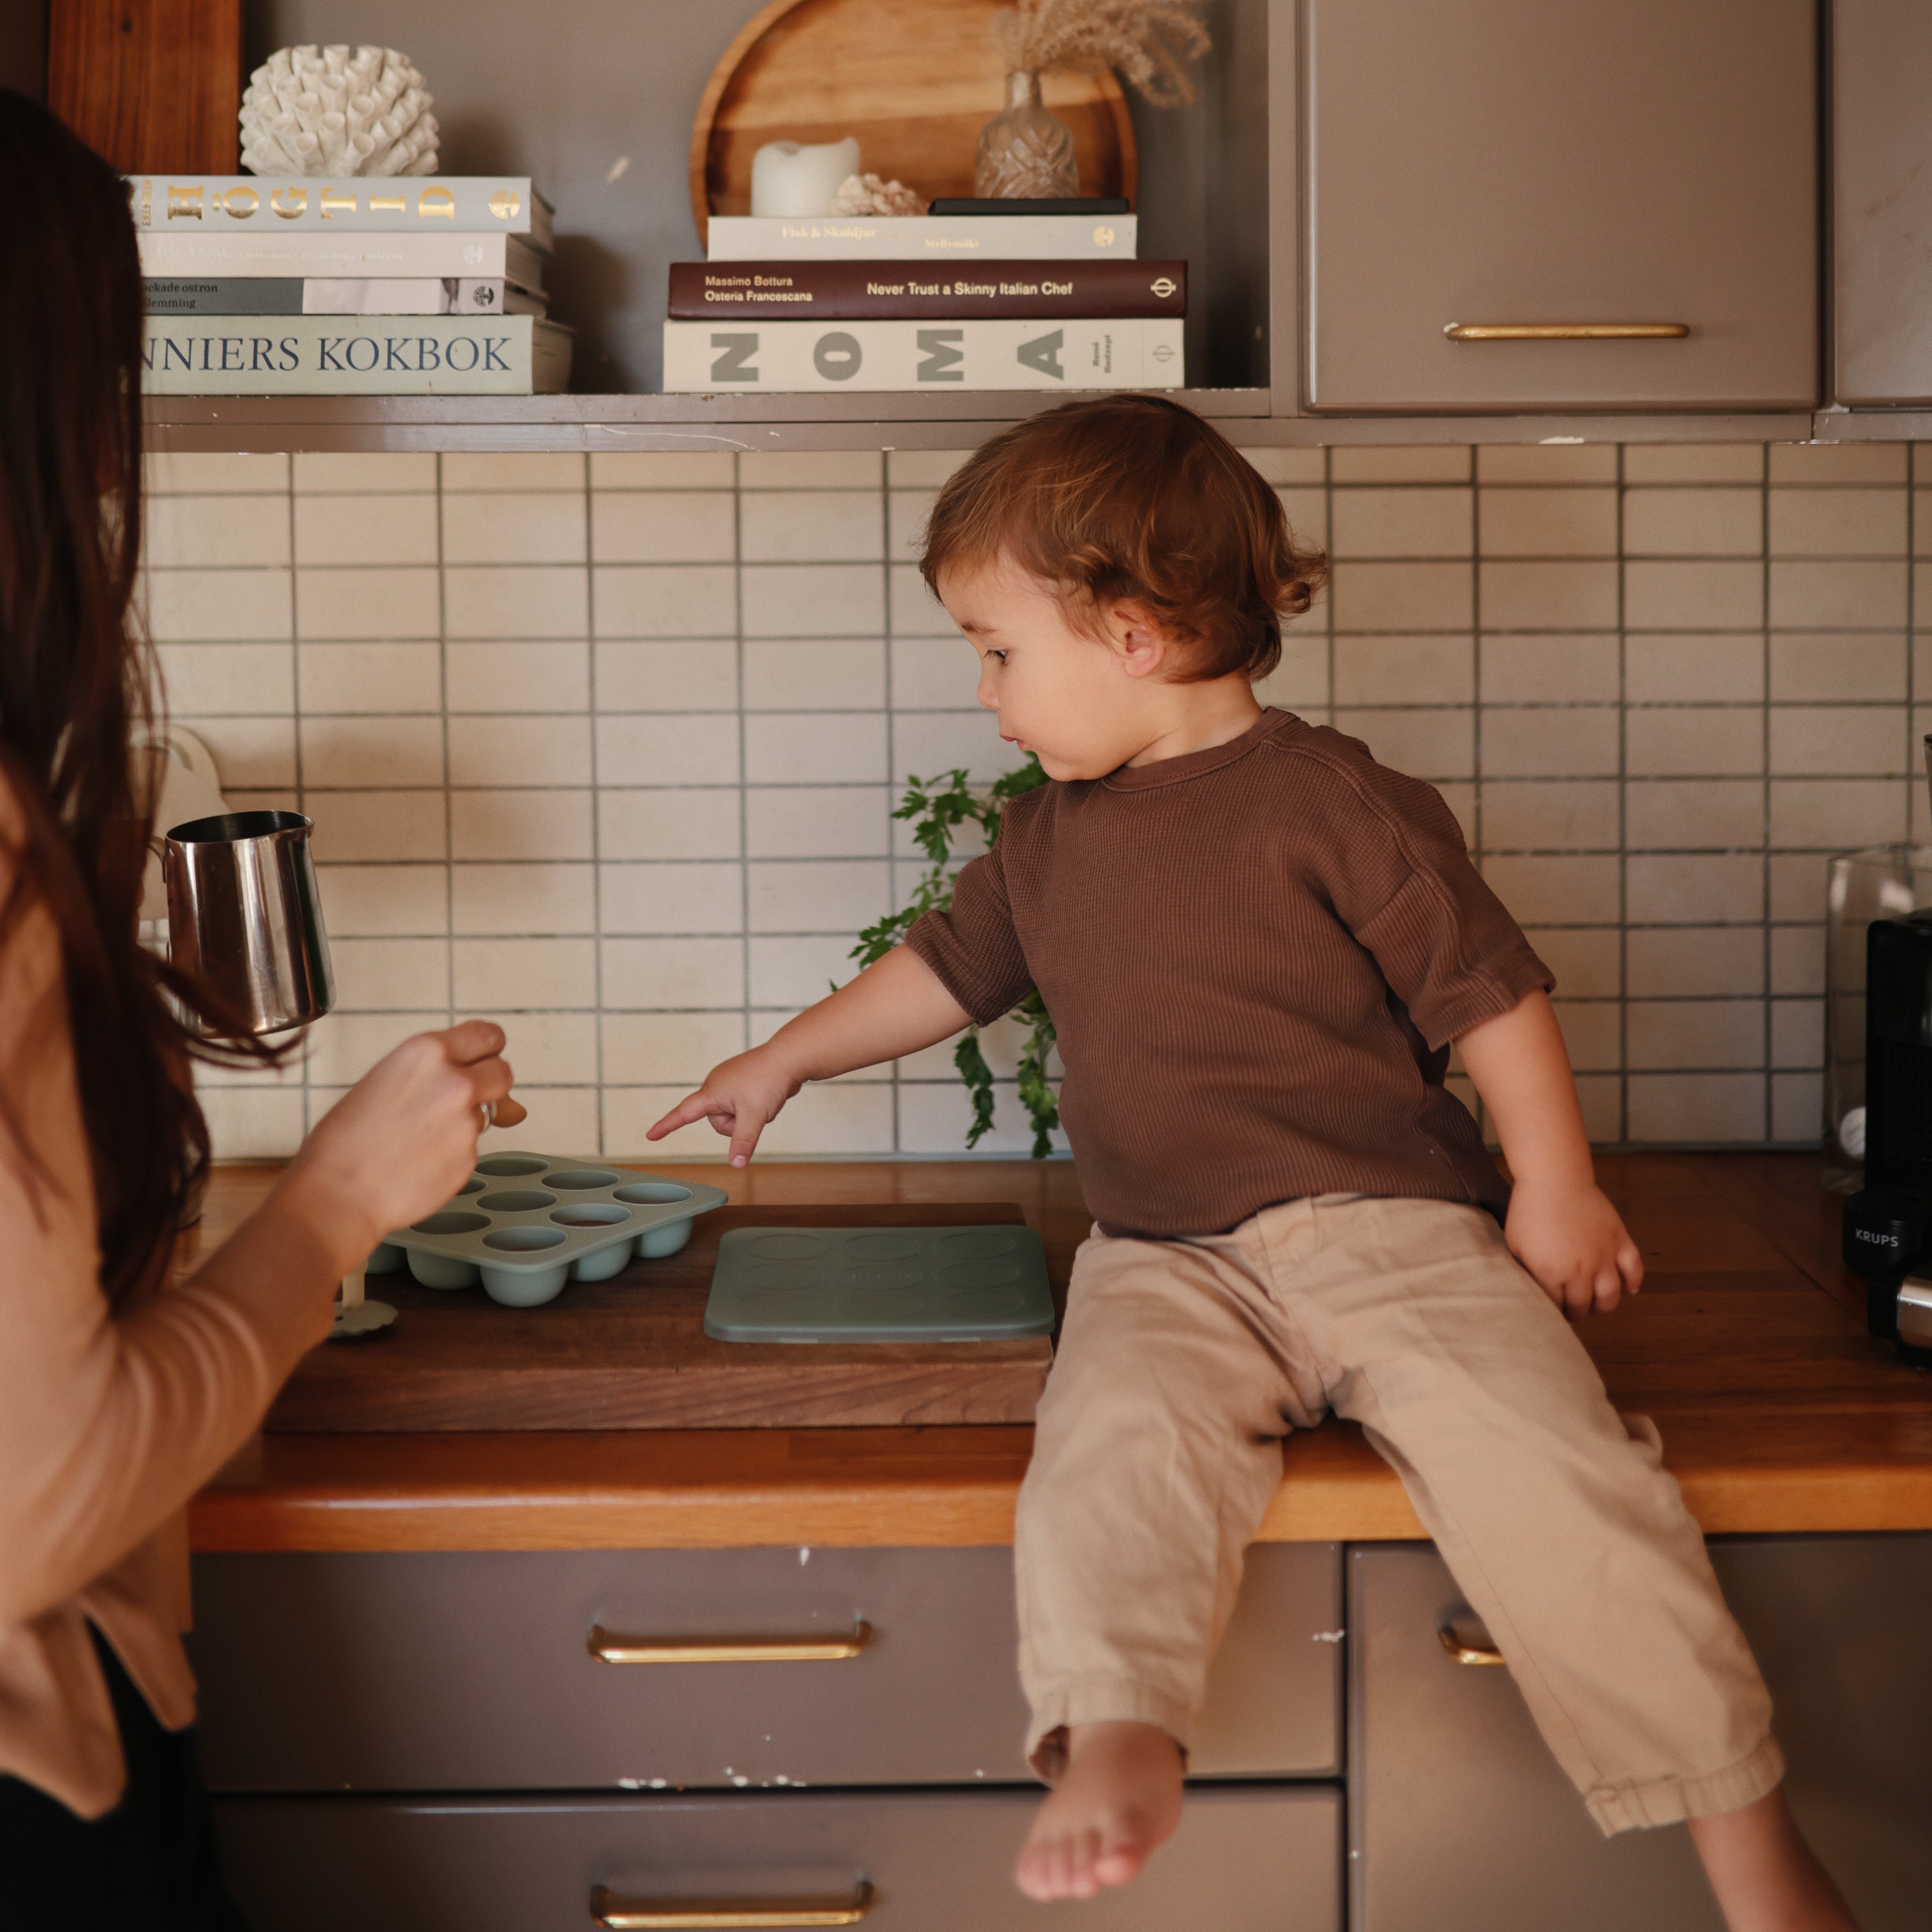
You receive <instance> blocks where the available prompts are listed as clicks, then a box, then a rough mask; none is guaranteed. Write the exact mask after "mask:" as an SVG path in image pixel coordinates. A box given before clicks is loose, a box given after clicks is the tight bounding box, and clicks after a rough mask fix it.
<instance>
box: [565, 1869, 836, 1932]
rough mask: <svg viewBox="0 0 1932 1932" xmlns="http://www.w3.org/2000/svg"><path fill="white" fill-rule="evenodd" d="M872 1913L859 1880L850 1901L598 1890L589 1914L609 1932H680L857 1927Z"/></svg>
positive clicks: (593, 1897)
mask: <svg viewBox="0 0 1932 1932" xmlns="http://www.w3.org/2000/svg"><path fill="white" fill-rule="evenodd" d="M871 1909H872V1888H871V1885H868V1884H866V1883H865V1882H862V1881H861V1882H860V1884H859V1887H858V1888H857V1889H856V1891H854V1892H853V1894H852V1896H851V1897H850V1898H625V1897H621V1896H619V1894H617V1893H616V1892H613V1891H608V1890H607V1889H606V1888H604V1886H602V1885H598V1887H596V1888H595V1890H594V1891H592V1893H591V1894H590V1915H591V1917H592V1918H594V1919H595V1921H597V1923H598V1924H599V1925H605V1926H608V1927H610V1932H682V1929H683V1928H688V1927H709V1926H721V1925H856V1924H858V1922H859V1920H860V1919H862V1918H864V1917H865V1915H866V1913H867V1912H870V1911H871Z"/></svg>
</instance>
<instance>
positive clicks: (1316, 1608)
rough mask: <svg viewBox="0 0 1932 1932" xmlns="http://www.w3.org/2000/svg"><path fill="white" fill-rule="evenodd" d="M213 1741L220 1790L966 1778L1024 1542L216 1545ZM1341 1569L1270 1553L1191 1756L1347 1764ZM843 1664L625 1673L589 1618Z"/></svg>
mask: <svg viewBox="0 0 1932 1932" xmlns="http://www.w3.org/2000/svg"><path fill="white" fill-rule="evenodd" d="M194 1589H195V1613H196V1630H195V1634H194V1636H193V1639H192V1640H191V1641H192V1643H193V1656H194V1662H195V1667H196V1671H197V1673H198V1674H199V1677H200V1679H201V1684H202V1718H201V1745H200V1749H201V1754H202V1768H203V1772H204V1775H205V1777H206V1778H207V1780H208V1784H210V1786H211V1787H212V1788H213V1789H214V1790H220V1791H229V1792H245V1791H259V1792H275V1791H280V1792H302V1791H311V1792H313V1791H341V1790H362V1791H424V1790H435V1791H478V1790H496V1791H525V1792H537V1791H556V1790H594V1789H597V1788H599V1787H601V1788H603V1789H605V1790H610V1789H613V1788H615V1787H617V1786H619V1784H631V1785H638V1784H642V1785H645V1786H646V1787H648V1786H649V1785H650V1784H652V1783H653V1782H655V1781H663V1782H664V1784H668V1785H670V1786H674V1787H691V1788H700V1789H701V1788H703V1787H721V1788H724V1789H727V1790H730V1789H734V1788H738V1787H745V1786H748V1785H749V1786H757V1787H772V1788H776V1787H779V1786H782V1785H784V1784H807V1785H813V1786H823V1785H827V1784H839V1785H881V1784H945V1783H957V1784H974V1783H977V1782H980V1781H985V1782H988V1783H1000V1782H1008V1783H1010V1782H1013V1781H1024V1780H1025V1779H1026V1778H1028V1773H1027V1772H1026V1770H1025V1766H1023V1765H1022V1763H1021V1761H1020V1756H1019V1751H1020V1745H1021V1742H1022V1738H1023V1736H1024V1734H1025V1724H1026V1708H1025V1703H1024V1702H1023V1701H1022V1698H1021V1696H1020V1692H1019V1682H1018V1679H1017V1676H1016V1670H1015V1664H1014V1657H1015V1652H1016V1648H1017V1643H1018V1633H1017V1628H1016V1621H1015V1615H1014V1609H1013V1553H1012V1551H1011V1550H1008V1549H964V1550H812V1551H811V1552H810V1553H808V1556H805V1553H801V1552H800V1551H798V1550H633V1551H595V1550H589V1551H556V1552H542V1553H527V1554H526V1553H502V1552H495V1553H467V1554H455V1553H426V1552H425V1553H406V1554H397V1555H386V1554H370V1555H329V1556H325V1555H258V1556H204V1557H202V1558H199V1559H197V1561H196V1566H195V1576H194ZM1341 1622H1342V1611H1341V1558H1340V1547H1339V1546H1337V1545H1336V1544H1271V1545H1264V1546H1262V1547H1259V1548H1257V1549H1256V1550H1255V1551H1254V1553H1253V1560H1252V1561H1251V1562H1250V1565H1249V1566H1248V1570H1247V1577H1246V1578H1245V1580H1244V1584H1243V1587H1242V1592H1241V1598H1240V1599H1239V1601H1238V1606H1237V1608H1236V1610H1235V1616H1234V1619H1233V1622H1232V1626H1231V1628H1230V1629H1229V1634H1228V1637H1227V1639H1226V1642H1225V1643H1224V1644H1223V1648H1222V1650H1221V1652H1220V1655H1219V1656H1218V1657H1217V1660H1216V1664H1215V1670H1214V1679H1213V1685H1212V1689H1211V1696H1210V1701H1209V1704H1208V1709H1207V1711H1206V1712H1205V1714H1204V1718H1203V1722H1202V1732H1201V1736H1200V1738H1199V1748H1198V1749H1197V1751H1196V1754H1195V1758H1194V1762H1193V1770H1194V1772H1195V1774H1196V1775H1197V1776H1202V1777H1215V1776H1220V1777H1241V1778H1320V1777H1325V1776H1328V1777H1332V1776H1334V1775H1337V1772H1339V1769H1340V1749H1341V1742H1340V1701H1341V1700H1340V1689H1341V1686H1340V1675H1341V1667H1340V1650H1341V1646H1340V1643H1339V1641H1338V1639H1339V1637H1340V1625H1341ZM860 1623H863V1624H865V1625H867V1626H868V1630H869V1634H870V1641H869V1642H868V1643H867V1644H866V1645H865V1648H864V1649H862V1650H861V1651H860V1652H859V1654H858V1655H856V1656H854V1657H852V1658H848V1659H845V1660H843V1661H814V1660H802V1661H767V1662H755V1663H749V1662H748V1663H733V1662H682V1663H664V1662H649V1663H637V1664H610V1663H606V1662H601V1661H598V1659H597V1658H594V1657H592V1655H591V1654H590V1649H589V1643H590V1638H591V1633H592V1631H593V1629H601V1631H604V1632H605V1633H606V1634H607V1635H608V1636H610V1637H621V1638H628V1639H630V1640H631V1641H632V1642H633V1643H636V1642H637V1641H638V1640H646V1641H652V1640H655V1641H656V1642H658V1643H662V1642H663V1641H664V1640H667V1639H671V1640H676V1639H680V1638H682V1639H689V1638H692V1637H697V1638H702V1639H706V1640H730V1639H733V1638H739V1639H742V1638H743V1637H747V1636H758V1637H784V1636H790V1637H796V1638H805V1639H810V1640H817V1641H822V1640H825V1639H827V1638H832V1639H836V1638H839V1637H844V1636H849V1635H850V1633H852V1632H853V1630H854V1629H855V1628H856V1626H857V1625H859V1624H860Z"/></svg>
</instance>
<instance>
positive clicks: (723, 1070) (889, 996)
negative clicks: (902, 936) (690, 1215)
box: [646, 946, 973, 1167]
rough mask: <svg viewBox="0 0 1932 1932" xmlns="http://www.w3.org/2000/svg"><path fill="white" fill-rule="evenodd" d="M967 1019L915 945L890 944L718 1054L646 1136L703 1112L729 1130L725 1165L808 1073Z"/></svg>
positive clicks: (874, 1057) (882, 1054)
mask: <svg viewBox="0 0 1932 1932" xmlns="http://www.w3.org/2000/svg"><path fill="white" fill-rule="evenodd" d="M972 1024H973V1016H972V1015H971V1013H968V1011H967V1010H966V1009H965V1007H962V1005H961V1004H959V1001H957V1000H956V999H955V998H953V995H951V994H950V993H949V992H947V990H946V989H945V988H944V986H941V983H940V981H939V976H938V974H936V973H935V972H934V971H933V970H932V968H931V967H930V966H929V965H927V964H926V962H925V961H924V960H922V959H920V958H919V955H918V954H917V953H913V952H911V951H910V950H908V949H907V948H906V947H903V946H895V947H893V949H892V951H891V952H889V953H887V954H886V956H885V957H884V958H883V959H880V960H878V961H877V962H874V964H873V965H870V966H868V967H867V968H865V971H864V972H862V973H861V974H859V977H857V978H856V980H853V981H851V982H850V984H849V985H847V986H841V987H840V988H839V989H838V992H835V993H833V994H831V995H829V996H828V997H827V998H824V999H823V1000H820V1001H819V1002H818V1004H817V1005H816V1006H815V1007H806V1009H805V1011H804V1012H803V1013H800V1014H799V1016H798V1017H797V1018H796V1019H793V1020H789V1021H787V1022H786V1023H785V1025H783V1026H782V1027H781V1028H779V1029H778V1031H777V1032H776V1033H775V1034H772V1037H771V1038H770V1039H769V1040H767V1041H766V1043H764V1045H763V1046H754V1048H753V1049H751V1052H749V1053H740V1054H738V1055H735V1056H733V1058H731V1059H730V1060H725V1061H720V1062H719V1063H718V1065H717V1066H715V1067H713V1068H712V1070H711V1071H710V1072H709V1073H707V1074H706V1076H704V1085H703V1086H702V1087H700V1088H698V1090H697V1092H696V1093H694V1094H690V1095H688V1096H687V1097H685V1099H684V1100H680V1101H679V1103H678V1104H677V1105H676V1106H675V1107H673V1109H671V1110H670V1112H669V1113H668V1114H667V1115H665V1116H664V1118H663V1119H662V1120H661V1121H658V1124H657V1125H656V1126H655V1127H652V1128H651V1129H650V1130H649V1131H648V1133H646V1139H649V1140H654V1141H655V1140H661V1139H663V1138H664V1136H665V1135H666V1134H667V1133H673V1132H674V1131H675V1130H676V1129H677V1128H679V1127H688V1126H689V1125H690V1124H691V1123H692V1122H693V1121H702V1120H704V1119H706V1118H709V1121H710V1122H711V1124H712V1127H714V1128H715V1130H717V1131H718V1133H721V1134H728V1135H730V1137H731V1148H730V1160H731V1165H732V1166H733V1167H742V1166H744V1165H745V1163H746V1162H747V1161H748V1160H750V1159H751V1150H752V1149H753V1148H755V1147H756V1146H757V1144H758V1136H759V1135H760V1134H761V1133H763V1132H764V1130H765V1129H766V1127H767V1126H768V1125H769V1123H770V1121H771V1120H772V1117H773V1116H774V1115H775V1114H776V1113H777V1112H778V1109H780V1108H781V1107H782V1106H784V1103H786V1102H787V1100H790V1098H791V1097H792V1096H793V1094H796V1092H797V1091H798V1090H799V1088H801V1087H802V1086H803V1085H805V1082H807V1081H808V1080H829V1079H832V1076H834V1075H835V1074H839V1073H850V1072H851V1071H852V1070H853V1068H854V1067H871V1066H874V1065H876V1064H877V1063H878V1062H879V1061H882V1060H896V1059H898V1057H899V1056H900V1055H901V1054H904V1053H916V1052H918V1051H919V1049H920V1048H921V1047H925V1046H935V1045H936V1044H937V1043H938V1042H939V1041H941V1040H950V1038H951V1037H953V1034H956V1033H957V1032H958V1031H959V1030H960V1028H962V1027H967V1026H971V1025H972Z"/></svg>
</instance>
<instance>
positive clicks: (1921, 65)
mask: <svg viewBox="0 0 1932 1932" xmlns="http://www.w3.org/2000/svg"><path fill="white" fill-rule="evenodd" d="M1928 101H1932V7H1927V5H1925V4H1924V0H1834V4H1833V6H1832V169H1833V175H1832V255H1833V276H1832V288H1833V295H1832V323H1833V329H1832V335H1833V354H1832V363H1833V370H1834V382H1833V390H1834V394H1835V398H1836V400H1837V401H1839V402H1841V403H1851V404H1858V403H1917V404H1927V403H1932V113H1928V112H1927V102H1928Z"/></svg>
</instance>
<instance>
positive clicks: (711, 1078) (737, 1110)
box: [644, 1043, 805, 1167]
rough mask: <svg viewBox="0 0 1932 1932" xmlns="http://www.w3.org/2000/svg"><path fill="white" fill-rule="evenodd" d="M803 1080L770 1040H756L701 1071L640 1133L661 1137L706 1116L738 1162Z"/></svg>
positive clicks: (739, 1164) (748, 1156)
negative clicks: (699, 1081) (692, 1086)
mask: <svg viewBox="0 0 1932 1932" xmlns="http://www.w3.org/2000/svg"><path fill="white" fill-rule="evenodd" d="M804 1084H805V1082H803V1081H802V1079H800V1078H799V1076H797V1075H796V1074H795V1073H793V1071H792V1070H791V1067H790V1064H789V1063H788V1062H787V1061H786V1059H785V1058H784V1055H781V1053H779V1052H776V1051H775V1049H774V1047H773V1046H772V1044H771V1043H766V1045H765V1046H754V1047H753V1048H752V1049H751V1052H749V1053H740V1054H737V1055H734V1056H733V1058H730V1059H729V1060H721V1061H719V1062H718V1064H717V1065H716V1066H715V1067H713V1068H712V1070H711V1071H710V1072H709V1073H707V1074H706V1076H704V1085H703V1086H701V1087H700V1088H698V1090H697V1092H696V1093H694V1094H688V1095H687V1096H686V1097H685V1098H684V1099H683V1100H680V1101H679V1103H677V1105H676V1106H675V1107H673V1108H672V1109H671V1110H670V1112H669V1113H667V1115H665V1116H664V1118H663V1119H662V1120H661V1121H658V1124H657V1125H656V1126H655V1127H649V1128H646V1130H645V1133H644V1138H645V1139H646V1140H648V1141H661V1140H662V1139H664V1136H665V1135H666V1134H668V1133H675V1132H676V1130H677V1129H679V1127H689V1126H690V1125H691V1123H692V1122H693V1121H702V1120H704V1119H706V1118H709V1121H710V1122H711V1125H712V1128H713V1130H715V1132H717V1133H721V1134H728V1135H729V1136H730V1138H731V1149H730V1161H731V1165H732V1166H733V1167H742V1166H744V1165H745V1163H746V1162H747V1161H748V1160H750V1159H751V1150H752V1149H753V1148H755V1147H756V1146H757V1144H758V1136H760V1134H761V1133H763V1132H764V1130H765V1129H766V1127H768V1126H769V1124H770V1123H771V1121H772V1117H773V1116H774V1115H775V1114H776V1113H777V1112H778V1109H780V1108H781V1107H782V1106H784V1103H786V1102H787V1100H790V1098H791V1097H792V1096H793V1094H796V1092H797V1091H798V1090H799V1088H801V1087H802V1086H803V1085H804Z"/></svg>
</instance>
